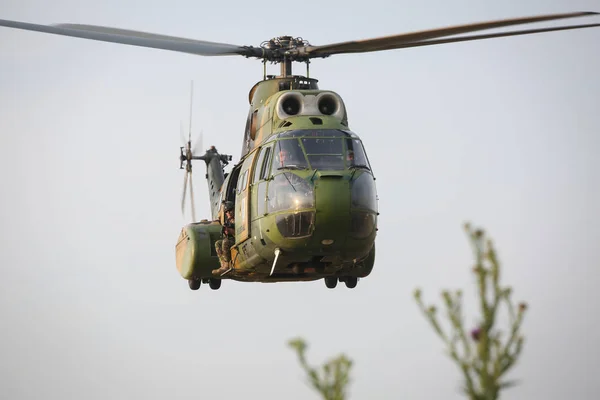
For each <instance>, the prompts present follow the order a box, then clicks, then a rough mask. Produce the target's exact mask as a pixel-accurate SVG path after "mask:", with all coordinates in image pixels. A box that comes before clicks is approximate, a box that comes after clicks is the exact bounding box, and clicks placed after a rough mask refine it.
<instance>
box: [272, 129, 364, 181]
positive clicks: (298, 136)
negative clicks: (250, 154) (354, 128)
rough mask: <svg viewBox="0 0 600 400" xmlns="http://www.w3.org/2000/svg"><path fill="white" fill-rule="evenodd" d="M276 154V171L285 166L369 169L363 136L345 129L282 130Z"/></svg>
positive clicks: (289, 167) (297, 167)
mask: <svg viewBox="0 0 600 400" xmlns="http://www.w3.org/2000/svg"><path fill="white" fill-rule="evenodd" d="M274 154H275V157H273V172H275V171H276V170H278V169H284V168H287V169H308V168H311V169H318V170H343V169H347V168H349V169H354V168H364V169H369V170H370V165H369V161H368V159H367V155H366V153H365V150H364V148H363V145H362V142H361V141H360V139H359V138H358V137H357V136H356V135H355V134H354V133H352V132H347V131H342V130H335V129H317V130H314V129H301V130H294V131H288V132H284V133H281V134H280V135H279V138H278V140H277V142H276V144H275V149H274Z"/></svg>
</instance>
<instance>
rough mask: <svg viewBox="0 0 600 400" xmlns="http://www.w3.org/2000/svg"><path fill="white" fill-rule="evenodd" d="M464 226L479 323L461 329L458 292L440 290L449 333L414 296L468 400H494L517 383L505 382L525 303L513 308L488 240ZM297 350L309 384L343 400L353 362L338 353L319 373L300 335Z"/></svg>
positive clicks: (519, 343) (519, 344) (518, 344)
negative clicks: (503, 320) (502, 324)
mask: <svg viewBox="0 0 600 400" xmlns="http://www.w3.org/2000/svg"><path fill="white" fill-rule="evenodd" d="M465 230H466V232H467V234H468V236H469V239H470V240H471V244H472V247H473V252H474V254H475V266H474V267H473V272H474V273H475V276H476V281H477V288H478V297H479V306H480V309H481V316H480V317H479V321H480V322H479V323H478V324H477V325H476V326H475V327H474V328H473V329H471V330H470V331H469V333H468V334H467V330H466V329H465V326H464V322H463V315H462V291H460V290H457V291H455V292H454V293H451V292H449V291H447V290H446V291H443V292H442V299H443V300H444V304H445V306H446V310H447V315H448V319H449V320H450V332H449V333H446V332H445V330H444V329H442V327H441V325H440V323H439V320H438V314H437V309H436V307H435V306H433V305H431V306H425V304H423V301H422V299H421V290H420V289H416V290H415V292H414V297H415V300H416V302H417V304H418V306H419V308H420V309H421V311H422V312H423V314H424V315H425V317H426V318H427V320H428V321H429V322H430V323H431V325H432V327H433V329H434V330H435V332H436V333H437V334H438V335H439V336H440V338H441V339H442V340H443V341H444V343H445V344H446V345H447V346H448V352H449V355H450V357H451V358H452V359H453V360H454V361H455V362H456V364H457V365H458V367H459V368H460V370H461V371H462V373H463V375H464V379H465V383H464V392H465V393H466V394H467V396H468V397H469V399H470V400H498V399H499V396H500V391H501V390H502V389H505V388H508V387H511V386H514V385H516V382H515V381H507V380H504V377H505V375H506V373H507V372H508V371H509V370H510V369H511V368H512V367H513V366H514V365H515V364H516V362H517V360H518V358H519V355H520V354H521V350H522V348H523V341H524V339H523V336H522V335H521V334H520V328H521V325H522V323H523V316H524V314H525V310H526V309H527V305H526V304H525V303H520V304H519V305H518V306H517V307H515V305H514V303H513V302H512V301H511V294H512V288H510V287H502V286H501V285H500V263H499V261H498V257H497V255H496V250H495V249H494V246H493V243H492V241H491V240H489V239H487V238H486V235H485V232H484V231H483V230H481V229H477V230H472V229H471V226H470V225H469V224H466V225H465ZM502 305H505V306H506V307H507V310H508V316H509V324H510V329H509V334H508V338H507V339H506V340H504V341H503V340H502V332H501V331H500V330H498V329H497V328H496V327H495V323H496V318H497V315H498V311H499V310H500V307H501V306H502ZM288 344H289V346H290V347H292V348H293V349H295V350H296V353H297V354H298V360H299V361H300V365H301V366H302V368H303V369H304V370H305V372H306V374H307V375H308V378H309V379H308V381H309V384H310V385H311V386H312V388H313V389H315V390H316V391H317V392H319V393H320V394H321V395H322V398H323V399H325V400H344V399H345V397H346V391H347V388H348V385H349V383H350V378H349V372H350V369H351V367H352V361H351V360H349V359H348V358H346V356H345V355H340V356H338V357H336V358H334V359H332V360H330V361H328V362H326V363H325V364H323V365H322V366H321V373H319V371H318V370H317V369H316V368H314V367H311V366H309V365H308V363H307V361H306V349H307V344H306V342H304V340H302V339H301V338H296V339H293V340H291V341H289V342H288Z"/></svg>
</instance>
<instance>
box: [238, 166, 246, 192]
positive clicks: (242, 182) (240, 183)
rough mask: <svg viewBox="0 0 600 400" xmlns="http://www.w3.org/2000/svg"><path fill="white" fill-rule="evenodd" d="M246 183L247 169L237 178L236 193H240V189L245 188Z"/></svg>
mask: <svg viewBox="0 0 600 400" xmlns="http://www.w3.org/2000/svg"><path fill="white" fill-rule="evenodd" d="M246 183H248V170H245V171H244V174H243V175H242V178H241V179H240V180H238V187H237V192H238V193H242V191H243V190H244V189H245V188H246Z"/></svg>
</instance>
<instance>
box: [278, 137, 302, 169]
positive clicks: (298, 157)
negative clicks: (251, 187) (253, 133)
mask: <svg viewBox="0 0 600 400" xmlns="http://www.w3.org/2000/svg"><path fill="white" fill-rule="evenodd" d="M283 168H288V169H308V163H307V162H306V157H305V156H304V153H303V152H302V147H300V143H299V142H298V139H283V140H278V141H277V143H275V157H273V169H272V171H273V173H275V171H277V170H278V169H283Z"/></svg>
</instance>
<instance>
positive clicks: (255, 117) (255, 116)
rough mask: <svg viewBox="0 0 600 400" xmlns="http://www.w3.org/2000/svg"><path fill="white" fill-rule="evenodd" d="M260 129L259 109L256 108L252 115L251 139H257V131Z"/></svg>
mask: <svg viewBox="0 0 600 400" xmlns="http://www.w3.org/2000/svg"><path fill="white" fill-rule="evenodd" d="M257 129H258V110H255V111H254V112H253V113H252V116H251V117H250V139H252V140H254V139H256V131H257Z"/></svg>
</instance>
